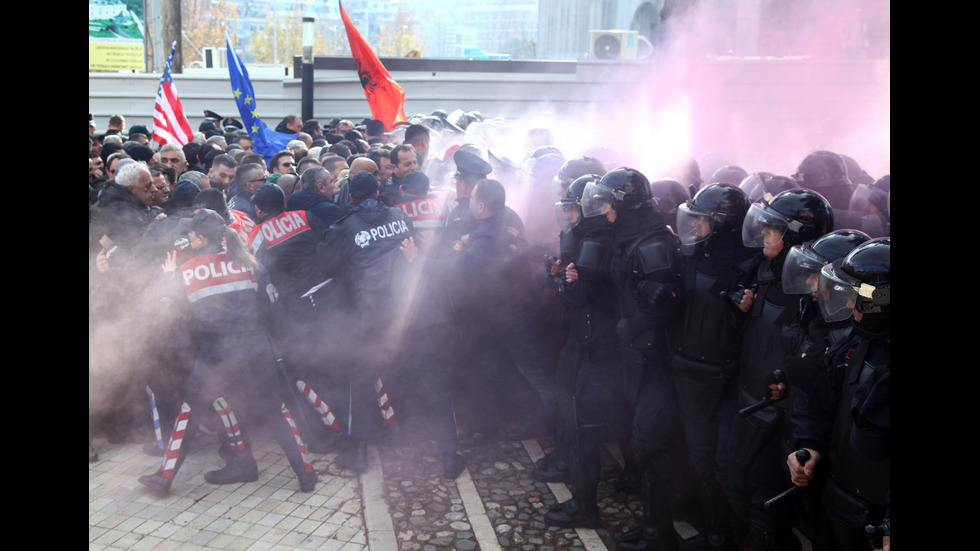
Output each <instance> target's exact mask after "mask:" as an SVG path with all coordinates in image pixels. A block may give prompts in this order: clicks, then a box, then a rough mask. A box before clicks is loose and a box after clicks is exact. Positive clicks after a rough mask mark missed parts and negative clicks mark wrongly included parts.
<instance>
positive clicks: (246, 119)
mask: <svg viewBox="0 0 980 551" xmlns="http://www.w3.org/2000/svg"><path fill="white" fill-rule="evenodd" d="M225 44H226V45H227V47H228V76H229V77H230V79H231V93H232V95H234V96H235V105H237V106H238V114H239V115H241V117H242V124H243V125H244V126H245V130H247V131H248V135H249V136H251V137H252V151H254V152H256V153H258V154H259V155H262V156H263V157H265V160H266V162H268V161H269V160H270V159H271V158H272V156H273V155H275V154H276V153H278V152H279V151H282V150H283V149H286V146H287V145H288V144H289V142H290V141H292V140H295V139H296V137H297V136H298V135H299V134H296V133H284V132H276V131H275V130H272V129H271V128H269V127H268V126H266V124H265V123H264V122H262V119H261V118H259V108H258V107H257V106H256V105H255V90H253V89H252V81H251V80H250V79H249V78H248V69H246V68H245V64H244V63H242V59H241V58H240V57H238V52H236V51H235V48H234V47H232V45H231V40H229V39H228V37H225Z"/></svg>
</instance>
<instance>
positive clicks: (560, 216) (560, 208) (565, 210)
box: [555, 201, 582, 232]
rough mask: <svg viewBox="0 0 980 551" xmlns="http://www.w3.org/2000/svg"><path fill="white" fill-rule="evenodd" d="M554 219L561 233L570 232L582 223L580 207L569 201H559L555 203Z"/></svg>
mask: <svg viewBox="0 0 980 551" xmlns="http://www.w3.org/2000/svg"><path fill="white" fill-rule="evenodd" d="M555 219H556V220H558V227H560V228H561V231H562V232H569V231H572V228H574V227H575V226H577V225H578V223H579V222H581V221H582V207H580V206H579V204H578V203H574V202H571V201H568V202H564V201H559V202H557V203H555Z"/></svg>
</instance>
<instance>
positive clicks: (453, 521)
mask: <svg viewBox="0 0 980 551" xmlns="http://www.w3.org/2000/svg"><path fill="white" fill-rule="evenodd" d="M404 421H405V422H403V424H402V426H401V435H400V437H399V438H398V439H397V441H395V440H389V441H386V442H382V443H379V444H378V445H374V446H370V447H369V468H368V469H367V471H366V472H365V473H363V474H361V475H360V476H357V475H355V474H354V473H351V472H349V471H344V470H342V469H340V468H339V467H338V466H337V465H335V464H334V459H335V458H336V455H337V453H338V452H339V451H340V450H341V449H342V448H343V445H344V443H343V442H342V441H341V442H338V443H335V444H334V447H332V448H330V450H329V451H328V452H327V453H322V454H311V459H312V462H313V465H314V468H315V469H316V470H317V472H318V473H320V481H319V483H318V484H317V488H316V490H315V491H314V492H312V493H303V492H300V491H299V484H298V483H297V481H296V478H295V476H294V475H293V473H292V470H291V469H290V467H289V464H288V463H287V462H286V459H285V456H284V455H283V453H282V450H280V449H279V447H278V446H277V445H276V444H275V441H274V440H273V439H272V438H271V436H270V435H268V434H267V433H266V432H265V431H264V430H263V429H262V428H261V427H260V428H259V429H258V430H256V431H254V432H253V434H252V440H253V445H254V448H255V456H256V459H257V461H258V464H259V480H258V481H256V482H252V483H242V484H232V485H225V486H216V485H212V484H208V483H207V482H205V481H204V473H205V472H206V471H208V470H211V469H216V468H220V467H221V466H223V464H224V462H223V460H221V459H220V458H219V456H218V454H217V440H216V439H215V440H213V441H212V440H208V439H206V438H203V437H202V438H201V439H199V440H198V442H199V443H201V445H199V446H196V449H194V450H192V452H191V454H190V455H189V456H188V458H187V460H186V462H185V463H184V466H183V468H182V469H181V471H180V473H179V474H178V477H177V479H176V480H175V481H174V484H173V487H172V488H171V492H170V493H169V494H167V495H160V494H157V493H155V492H153V491H151V490H149V489H147V488H144V487H143V486H142V485H141V484H139V482H138V481H137V477H139V476H140V475H142V474H147V473H151V472H153V471H155V470H156V469H157V467H158V466H159V465H160V461H161V460H160V459H159V458H157V457H150V456H147V455H144V454H143V453H142V451H141V444H138V443H128V444H109V443H107V442H106V441H105V440H104V439H96V440H95V442H94V444H95V447H96V449H97V451H98V452H99V454H100V458H99V460H98V461H97V462H94V463H90V464H89V549H90V550H91V551H98V550H149V551H166V550H180V551H185V550H190V551H195V550H204V549H228V550H238V551H287V550H301V549H302V550H331V551H366V550H371V551H438V550H444V549H454V550H462V551H469V550H483V551H490V550H521V551H525V550H526V551H532V550H534V551H539V550H540V551H553V550H557V549H568V550H589V551H591V550H603V549H616V545H615V538H616V536H618V535H619V534H621V533H622V532H624V531H625V530H626V529H627V528H629V527H631V526H634V525H635V524H637V523H638V521H639V519H640V518H641V506H640V501H639V498H638V497H637V496H635V495H630V494H625V493H619V492H616V491H615V490H614V488H613V484H612V481H613V480H615V479H616V478H617V477H619V476H620V475H621V474H622V469H621V467H620V465H621V461H620V458H618V457H617V455H618V448H616V447H615V446H610V447H609V448H608V449H607V450H605V451H604V452H603V483H602V484H601V485H600V488H599V500H600V510H601V515H602V516H601V522H602V526H601V527H600V528H599V529H597V530H588V529H577V530H573V529H558V528H553V527H549V526H547V525H545V524H544V523H543V522H542V517H543V515H544V513H545V512H546V511H547V510H548V509H549V508H550V507H552V506H554V505H555V504H557V503H559V502H561V501H564V500H565V499H567V498H568V497H569V495H570V494H569V493H568V488H567V487H566V486H565V485H564V484H544V483H540V482H537V481H535V480H534V479H533V478H531V470H532V469H533V465H534V461H535V460H536V459H538V458H540V457H541V456H542V455H543V454H544V452H545V451H547V450H549V449H550V447H551V445H552V443H551V442H550V440H549V439H547V438H543V437H539V438H530V439H525V440H522V441H500V442H496V443H492V444H488V445H485V446H481V447H473V448H467V449H464V450H463V453H464V455H465V456H466V457H467V460H468V467H467V469H466V470H465V471H464V472H463V474H462V475H461V476H460V477H459V478H458V479H457V480H455V481H449V480H445V479H443V478H442V477H441V476H440V474H439V473H440V465H439V462H438V460H437V455H436V453H435V446H434V443H433V442H432V440H431V439H430V438H429V435H428V433H427V426H426V423H425V422H424V420H423V419H413V418H411V417H409V418H407V419H404ZM675 527H676V528H677V529H678V532H679V533H680V534H681V535H682V536H684V537H689V536H690V535H693V534H694V533H695V532H694V530H693V529H692V528H691V526H690V525H689V524H687V523H685V522H676V523H675ZM804 549H805V550H806V551H808V550H809V542H807V541H804Z"/></svg>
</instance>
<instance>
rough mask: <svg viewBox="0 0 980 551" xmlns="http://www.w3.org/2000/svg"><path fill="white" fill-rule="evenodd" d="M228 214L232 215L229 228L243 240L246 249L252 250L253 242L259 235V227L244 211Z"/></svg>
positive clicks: (233, 211) (229, 212)
mask: <svg viewBox="0 0 980 551" xmlns="http://www.w3.org/2000/svg"><path fill="white" fill-rule="evenodd" d="M228 214H230V215H231V223H230V224H228V227H229V228H231V229H233V230H235V231H236V232H237V233H238V237H241V238H242V243H243V244H244V245H245V249H251V248H252V242H253V241H255V238H256V237H257V236H258V235H259V227H258V226H257V225H256V224H255V222H253V221H252V219H251V218H249V216H248V215H247V214H245V213H244V212H242V211H239V210H229V211H228Z"/></svg>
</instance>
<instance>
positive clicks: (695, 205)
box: [676, 183, 749, 245]
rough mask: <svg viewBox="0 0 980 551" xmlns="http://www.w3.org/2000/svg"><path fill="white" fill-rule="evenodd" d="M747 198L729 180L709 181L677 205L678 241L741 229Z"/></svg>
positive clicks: (689, 242) (688, 241) (698, 240)
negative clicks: (727, 181) (714, 182)
mask: <svg viewBox="0 0 980 551" xmlns="http://www.w3.org/2000/svg"><path fill="white" fill-rule="evenodd" d="M748 210H749V198H748V197H747V196H746V195H745V192H744V191H742V190H741V189H739V187H738V186H736V185H733V184H723V183H717V184H709V185H708V186H705V187H703V188H701V189H700V190H699V191H698V192H697V193H696V194H695V195H694V197H693V198H692V199H691V200H690V201H687V202H686V203H683V204H681V205H680V206H678V207H677V228H676V230H677V233H678V235H679V236H680V239H681V243H683V244H685V245H693V244H695V243H701V242H703V241H706V240H707V239H708V238H709V237H711V236H712V235H718V234H720V233H722V232H730V231H741V230H742V220H743V219H744V218H745V213H746V212H747V211H748Z"/></svg>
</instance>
